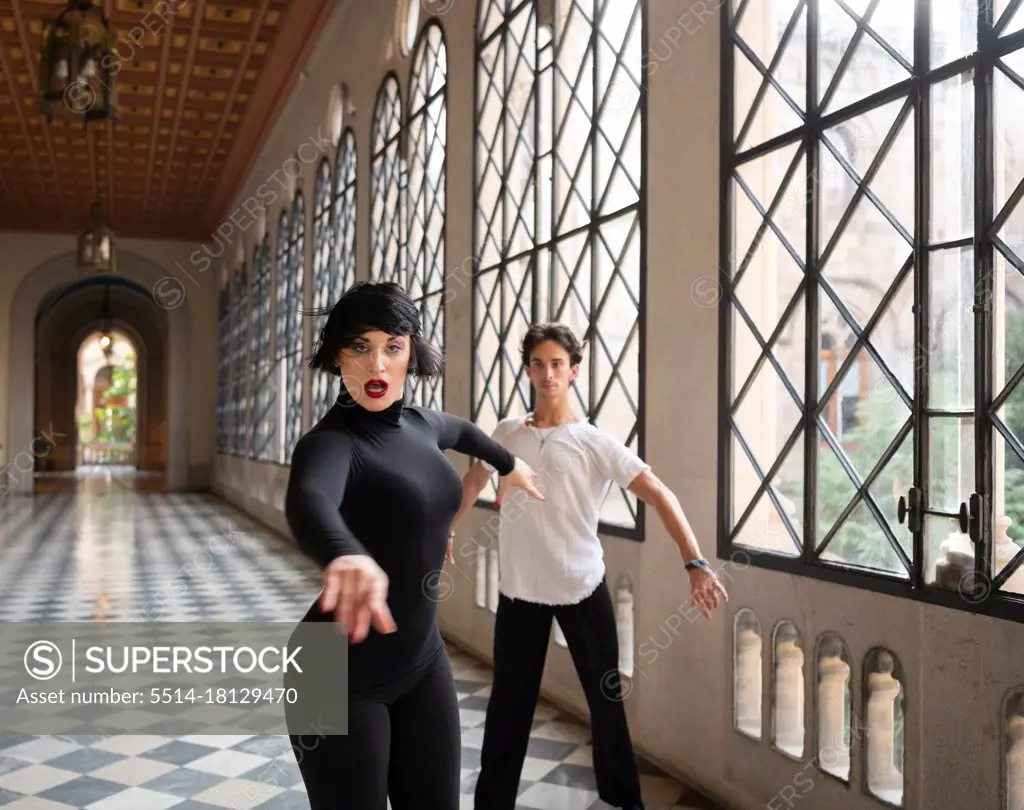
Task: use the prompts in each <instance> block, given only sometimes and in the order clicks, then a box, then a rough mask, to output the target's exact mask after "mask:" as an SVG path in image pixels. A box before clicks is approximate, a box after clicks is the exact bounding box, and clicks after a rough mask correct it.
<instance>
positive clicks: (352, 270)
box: [331, 129, 356, 300]
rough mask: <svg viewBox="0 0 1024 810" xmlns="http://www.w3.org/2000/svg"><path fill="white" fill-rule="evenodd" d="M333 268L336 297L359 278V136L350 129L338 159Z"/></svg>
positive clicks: (341, 145)
mask: <svg viewBox="0 0 1024 810" xmlns="http://www.w3.org/2000/svg"><path fill="white" fill-rule="evenodd" d="M334 165H335V172H336V174H335V179H334V204H333V208H332V211H331V217H332V221H333V223H334V268H335V270H334V272H335V281H336V283H337V285H338V286H337V295H336V299H335V300H337V298H340V297H341V294H342V293H343V292H344V291H345V290H347V289H348V288H349V287H351V286H352V284H353V283H354V282H355V280H356V136H355V133H353V132H352V130H351V129H346V130H345V132H344V133H342V136H341V141H340V142H339V143H338V156H337V159H336V160H335V164H334Z"/></svg>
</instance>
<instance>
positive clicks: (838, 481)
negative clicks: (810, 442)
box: [817, 436, 857, 544]
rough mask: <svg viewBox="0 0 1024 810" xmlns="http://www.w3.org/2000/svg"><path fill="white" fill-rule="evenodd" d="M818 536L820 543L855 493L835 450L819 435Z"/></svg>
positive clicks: (855, 490)
mask: <svg viewBox="0 0 1024 810" xmlns="http://www.w3.org/2000/svg"><path fill="white" fill-rule="evenodd" d="M817 489H818V503H817V513H818V536H817V541H818V543H819V544H820V543H821V541H822V540H824V539H825V537H826V535H827V534H828V533H829V532H830V531H831V529H832V527H833V526H834V525H835V522H836V520H837V519H838V518H839V515H840V514H842V511H843V510H844V509H845V508H846V506H847V505H848V504H849V503H850V501H852V500H853V496H854V495H856V494H857V488H856V487H855V486H854V485H853V480H852V479H851V478H850V476H849V475H848V474H847V472H846V470H844V469H843V467H842V465H841V464H840V463H839V457H838V456H837V455H836V454H835V451H834V450H833V449H832V448H831V446H829V444H828V443H827V442H826V441H825V438H824V436H821V437H820V439H819V442H818V488H817Z"/></svg>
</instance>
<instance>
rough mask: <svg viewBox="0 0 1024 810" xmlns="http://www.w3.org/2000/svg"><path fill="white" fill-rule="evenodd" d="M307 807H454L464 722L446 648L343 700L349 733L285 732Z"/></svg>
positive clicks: (413, 809) (372, 809)
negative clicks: (419, 666) (416, 667)
mask: <svg viewBox="0 0 1024 810" xmlns="http://www.w3.org/2000/svg"><path fill="white" fill-rule="evenodd" d="M290 738H291V742H292V751H293V752H294V754H295V758H296V761H297V762H298V765H299V771H300V772H301V773H302V781H303V782H304V783H305V786H306V792H307V793H308V794H309V806H310V810H386V808H387V800H388V797H389V796H390V798H391V807H392V810H458V808H459V788H460V783H461V778H460V771H459V768H460V764H461V760H462V726H461V724H460V722H459V706H458V698H457V697H456V694H455V682H454V678H453V676H452V669H451V662H450V661H449V660H448V655H447V652H446V651H444V650H442V651H441V654H440V655H439V656H438V657H437V658H436V659H435V660H434V661H432V662H430V664H429V665H427V666H425V667H424V668H423V669H422V670H419V671H417V672H413V673H411V674H409V675H407V676H405V677H404V678H402V679H401V680H399V681H396V682H395V683H392V684H388V685H387V686H385V687H381V688H379V689H374V690H372V691H370V692H367V693H365V694H359V695H353V696H352V697H351V698H350V699H349V713H348V735H347V736H341V735H335V736H320V737H312V736H303V735H301V734H291V735H290Z"/></svg>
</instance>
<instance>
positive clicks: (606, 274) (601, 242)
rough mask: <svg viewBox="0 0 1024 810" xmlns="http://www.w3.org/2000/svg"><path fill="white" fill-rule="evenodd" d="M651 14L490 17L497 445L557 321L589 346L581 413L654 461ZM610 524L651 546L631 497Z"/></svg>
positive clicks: (486, 359) (478, 292)
mask: <svg viewBox="0 0 1024 810" xmlns="http://www.w3.org/2000/svg"><path fill="white" fill-rule="evenodd" d="M646 5H647V4H645V3H642V2H640V1H639V0H623V1H622V2H617V3H599V2H597V0H547V1H546V2H542V3H538V2H525V3H515V4H513V3H504V2H498V0H481V1H480V3H479V5H478V7H477V15H478V16H477V50H476V58H477V108H476V138H475V148H476V160H475V165H476V177H475V192H474V194H475V201H476V206H475V217H474V223H473V225H474V235H473V246H474V247H473V253H474V264H475V266H474V268H473V282H472V286H473V291H474V292H473V295H474V298H473V313H474V314H473V355H474V364H473V374H472V418H473V420H474V421H475V422H476V423H477V424H478V425H480V427H481V428H483V429H484V430H486V431H490V430H491V429H493V428H494V426H495V425H496V424H497V422H498V420H500V419H502V418H504V417H506V416H510V415H515V414H520V413H525V412H526V411H527V410H529V409H530V407H531V404H532V401H533V393H532V391H531V390H530V386H529V382H528V380H527V378H526V376H525V369H523V368H522V363H521V361H520V359H519V356H518V347H519V344H520V342H521V340H522V337H523V334H524V332H525V331H526V328H527V327H528V326H529V324H530V323H534V322H538V321H547V320H555V321H561V322H563V323H565V324H566V325H568V326H569V327H571V328H572V329H573V331H574V332H575V333H576V334H577V337H579V338H581V339H583V338H588V339H589V347H588V350H587V353H586V356H585V357H584V361H583V364H582V366H581V369H580V371H581V373H580V375H579V377H578V378H577V381H576V384H575V385H574V390H575V395H576V397H577V399H578V402H579V404H580V406H581V408H582V409H583V410H584V412H586V413H587V414H588V415H589V417H590V419H591V421H592V422H593V423H594V424H596V425H598V426H599V427H601V428H603V429H605V430H607V431H608V432H609V433H611V434H613V435H615V436H617V437H618V438H619V439H621V440H622V441H623V442H625V443H626V444H627V445H628V446H630V447H631V448H632V449H633V450H635V451H637V452H639V453H640V454H641V455H642V454H643V450H644V448H643V444H644V442H643V419H642V414H643V393H642V390H641V386H640V363H641V359H642V335H643V322H642V313H643V311H644V300H643V296H644V285H643V282H642V271H641V268H642V267H643V265H644V258H643V256H644V250H645V248H644V241H645V238H644V231H645V211H644V206H643V205H642V204H641V197H642V189H643V177H642V171H641V167H642V163H643V154H642V152H643V148H642V144H643V142H644V127H645V105H644V104H643V103H642V97H643V93H642V90H641V78H642V73H643V53H644V51H645V48H644V42H643V33H642V32H643V27H644V26H643V19H642V18H643V15H644V13H645V10H644V9H645V7H646ZM601 517H602V529H603V530H604V531H609V532H613V533H616V534H622V535H625V536H629V537H636V538H640V537H642V536H643V527H642V522H641V512H640V510H639V508H638V504H637V502H636V499H635V498H634V497H633V496H632V494H631V493H628V492H627V491H626V490H623V489H621V488H619V487H613V488H612V489H611V490H610V492H609V497H608V499H607V500H606V502H605V504H604V506H603V509H602V512H601Z"/></svg>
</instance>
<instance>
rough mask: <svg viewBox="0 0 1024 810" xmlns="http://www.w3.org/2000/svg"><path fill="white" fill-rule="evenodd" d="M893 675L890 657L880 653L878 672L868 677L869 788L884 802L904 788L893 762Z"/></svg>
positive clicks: (895, 683) (897, 686) (896, 683)
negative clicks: (883, 799) (894, 792)
mask: <svg viewBox="0 0 1024 810" xmlns="http://www.w3.org/2000/svg"><path fill="white" fill-rule="evenodd" d="M892 672H893V660H892V656H890V655H889V654H888V653H886V652H882V653H880V654H879V656H878V670H877V671H876V672H872V673H871V675H869V676H868V694H869V695H870V697H869V698H868V729H867V736H868V746H867V748H868V751H867V765H868V787H869V788H870V789H871V792H872V793H874V794H876V795H878V796H880V797H883V798H888V797H889V796H890V795H891V794H892V793H893V791H896V790H899V791H900V792H901V793H902V785H903V775H902V774H901V773H900V771H899V770H898V769H897V768H896V765H895V764H894V762H893V751H894V742H895V733H894V732H895V723H896V712H895V700H896V696H897V695H898V694H899V691H900V682H899V681H897V680H896V679H895V678H893V676H892Z"/></svg>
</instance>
